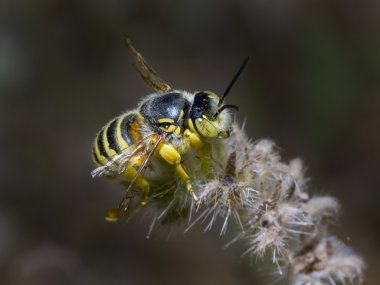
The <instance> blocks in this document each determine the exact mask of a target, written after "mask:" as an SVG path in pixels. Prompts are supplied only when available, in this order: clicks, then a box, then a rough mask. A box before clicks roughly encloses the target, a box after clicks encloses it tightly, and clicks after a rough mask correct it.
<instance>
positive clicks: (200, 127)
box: [188, 91, 232, 139]
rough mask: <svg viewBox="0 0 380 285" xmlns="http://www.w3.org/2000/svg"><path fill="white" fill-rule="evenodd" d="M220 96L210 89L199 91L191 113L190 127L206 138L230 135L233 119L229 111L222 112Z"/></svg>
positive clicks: (195, 96)
mask: <svg viewBox="0 0 380 285" xmlns="http://www.w3.org/2000/svg"><path fill="white" fill-rule="evenodd" d="M220 100H221V99H220V98H219V97H218V96H217V95H216V94H215V93H212V92H210V91H202V92H197V93H196V94H195V95H194V101H193V104H192V106H191V110H190V114H189V121H188V124H189V128H190V129H191V131H193V132H196V133H198V134H199V135H200V137H202V138H204V139H214V138H218V137H228V135H229V132H230V129H231V124H232V119H231V115H230V113H228V112H226V111H225V112H222V111H223V110H224V109H225V108H223V106H222V108H220V106H219V105H220Z"/></svg>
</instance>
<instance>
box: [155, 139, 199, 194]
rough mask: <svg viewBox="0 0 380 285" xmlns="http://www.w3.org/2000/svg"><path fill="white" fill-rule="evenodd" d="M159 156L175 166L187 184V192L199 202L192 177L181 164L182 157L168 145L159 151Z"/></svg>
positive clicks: (164, 145)
mask: <svg viewBox="0 0 380 285" xmlns="http://www.w3.org/2000/svg"><path fill="white" fill-rule="evenodd" d="M159 155H160V156H161V157H162V158H163V159H164V160H165V161H166V162H167V163H169V164H171V165H174V166H175V169H176V171H177V173H178V175H179V177H181V179H182V180H183V181H184V182H186V188H187V191H188V192H189V193H190V194H191V195H192V196H193V198H194V200H195V201H198V197H197V195H196V194H195V193H194V189H193V186H192V185H191V180H190V176H189V175H188V174H187V173H186V171H185V169H184V168H183V166H182V164H181V155H180V154H179V152H178V151H177V150H176V149H175V148H174V147H172V146H170V145H168V144H166V143H165V144H163V145H162V146H161V148H160V150H159Z"/></svg>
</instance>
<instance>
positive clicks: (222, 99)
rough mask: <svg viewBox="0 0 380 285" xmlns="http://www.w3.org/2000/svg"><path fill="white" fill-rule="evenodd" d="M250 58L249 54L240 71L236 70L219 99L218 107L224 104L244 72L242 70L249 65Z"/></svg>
mask: <svg viewBox="0 0 380 285" xmlns="http://www.w3.org/2000/svg"><path fill="white" fill-rule="evenodd" d="M248 60H249V56H247V57H246V58H245V59H244V61H243V63H242V65H241V66H240V68H239V70H238V72H236V74H235V76H234V78H232V80H231V82H230V84H229V85H228V87H227V89H226V91H224V93H223V96H222V97H221V98H220V100H219V103H218V108H220V106H221V105H222V104H223V101H224V98H226V96H227V95H228V93H229V92H230V90H231V88H232V86H233V85H234V84H235V82H236V80H237V79H238V78H239V76H240V74H241V73H242V71H243V70H244V68H245V66H246V65H247V62H248Z"/></svg>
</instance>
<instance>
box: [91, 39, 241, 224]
mask: <svg viewBox="0 0 380 285" xmlns="http://www.w3.org/2000/svg"><path fill="white" fill-rule="evenodd" d="M126 42H127V46H128V48H129V51H130V53H131V55H132V58H133V59H134V64H135V67H136V68H137V70H138V72H139V73H140V74H141V76H142V77H143V79H144V80H145V81H146V82H147V83H148V84H149V85H150V86H151V87H152V88H153V90H154V91H155V92H156V93H153V94H151V95H149V96H147V97H146V98H145V99H143V100H142V102H141V103H140V104H139V105H138V107H137V109H135V110H132V111H129V112H126V113H124V114H122V115H120V116H118V117H116V118H114V119H112V120H111V121H110V122H109V123H108V124H106V125H105V126H104V127H103V128H102V129H101V130H100V132H99V133H98V135H97V136H96V139H95V141H94V145H93V160H94V162H95V165H96V166H97V168H96V169H95V170H94V171H93V172H92V173H91V174H92V176H93V177H95V176H100V175H103V174H105V175H107V176H115V177H124V178H125V180H126V182H128V183H129V185H130V187H132V185H136V186H137V187H138V188H140V189H141V191H142V193H143V197H142V200H141V202H140V204H141V205H145V204H146V203H147V202H148V198H149V196H148V195H149V190H150V188H151V182H152V181H154V180H155V177H154V175H155V174H157V173H152V171H150V172H147V171H145V170H146V169H147V167H148V165H151V164H154V163H158V164H161V166H160V165H159V166H157V165H156V168H155V170H156V172H157V171H159V170H160V169H161V168H162V164H164V165H165V166H167V165H169V166H172V167H174V169H175V170H176V173H177V175H178V177H180V178H181V180H182V181H183V182H184V183H185V184H186V187H187V191H188V192H189V193H190V194H191V195H192V197H193V199H194V200H195V201H198V197H197V195H196V193H195V192H194V189H193V186H192V181H191V177H190V176H189V175H188V173H187V171H186V170H185V167H184V165H183V163H182V160H183V159H182V157H183V156H185V155H186V154H188V153H189V152H191V151H192V150H193V149H197V150H199V149H201V148H202V147H203V146H204V144H209V143H212V142H213V141H214V140H217V139H223V138H227V137H228V136H229V133H230V130H231V127H232V114H231V113H230V112H229V110H228V109H236V110H237V109H238V108H237V106H235V105H229V104H224V99H225V97H226V96H227V94H228V93H229V91H230V89H231V87H232V85H233V84H234V83H235V81H236V79H237V78H238V77H239V75H240V73H241V72H242V70H243V69H244V67H245V65H246V63H247V61H248V58H246V59H245V61H244V63H243V64H242V66H241V67H240V69H239V71H238V72H237V74H236V75H235V77H234V78H233V80H232V81H231V83H230V84H229V86H228V87H227V89H226V91H225V92H224V94H223V96H221V97H219V96H217V95H216V94H215V93H213V92H210V91H200V92H194V93H189V92H187V91H180V90H173V89H172V88H171V87H170V86H169V85H168V84H166V83H165V82H164V81H163V80H162V79H161V78H160V77H159V76H158V75H157V74H156V73H155V71H154V70H153V69H152V68H151V67H150V66H149V65H148V64H147V63H146V61H145V60H144V58H143V57H142V56H141V54H140V53H138V52H137V51H136V50H135V48H134V47H133V46H132V45H131V43H130V41H129V40H128V39H127V40H126ZM156 176H157V175H156ZM128 190H130V188H129V189H128ZM128 190H127V192H128ZM129 200H130V196H126V197H125V198H124V199H123V201H122V202H121V203H120V206H119V208H118V209H117V210H116V211H111V212H110V213H109V216H108V218H107V219H108V220H111V221H112V220H116V219H117V217H118V216H119V215H120V214H123V213H124V212H126V211H127V209H128V207H129V203H130V201H129Z"/></svg>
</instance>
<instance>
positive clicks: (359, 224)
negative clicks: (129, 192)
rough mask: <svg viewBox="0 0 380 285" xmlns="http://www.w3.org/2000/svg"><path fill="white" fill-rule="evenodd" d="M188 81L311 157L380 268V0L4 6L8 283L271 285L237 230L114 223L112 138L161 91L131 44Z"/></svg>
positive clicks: (3, 197)
mask: <svg viewBox="0 0 380 285" xmlns="http://www.w3.org/2000/svg"><path fill="white" fill-rule="evenodd" d="M125 33H127V34H129V35H130V37H131V38H132V40H133V42H134V44H135V46H136V47H137V48H138V49H139V50H140V51H141V52H142V53H143V54H144V55H145V57H146V58H147V60H148V61H149V62H150V63H151V64H152V65H153V67H155V69H156V70H158V71H159V73H160V74H161V76H162V77H163V78H164V79H165V80H167V81H168V82H169V83H170V84H171V85H172V86H174V87H175V88H178V89H185V90H204V89H206V90H213V91H215V92H218V93H222V92H223V91H224V89H225V88H226V86H227V84H228V83H229V81H230V80H231V78H232V76H233V74H234V72H235V71H236V69H237V68H238V66H239V64H240V63H241V62H242V60H243V59H244V57H245V56H246V55H249V56H251V61H250V62H249V65H248V67H247V69H246V70H245V72H244V74H243V75H242V76H241V78H240V79H239V81H238V83H237V84H236V85H235V87H234V89H233V90H232V93H231V95H230V96H229V99H228V102H230V103H235V104H237V105H239V106H240V111H239V114H238V117H239V121H240V122H243V121H244V120H245V121H246V129H247V132H248V133H249V136H250V137H252V138H253V139H258V138H262V137H269V138H272V139H274V140H275V141H276V142H277V144H278V145H279V146H280V147H281V151H282V154H283V156H284V158H285V159H290V158H292V157H295V156H300V157H302V158H303V160H304V161H305V163H306V166H307V169H308V172H307V173H308V175H309V176H311V177H312V180H311V183H310V185H311V189H310V190H311V191H313V192H314V193H317V194H331V195H333V196H336V197H337V198H338V199H339V200H340V202H341V204H342V206H343V210H342V214H341V217H340V221H339V223H338V224H337V226H336V227H335V228H334V231H335V233H336V234H337V235H338V236H339V237H340V238H341V239H343V240H346V241H347V242H348V243H349V244H350V245H351V246H352V247H353V248H354V249H355V250H356V251H358V252H359V253H360V254H361V255H362V256H363V257H364V258H365V259H366V261H367V263H368V266H369V267H368V271H367V284H378V283H379V282H380V281H379V280H380V272H379V270H377V268H379V266H380V261H379V254H380V249H379V247H380V228H379V226H380V211H379V209H380V207H379V205H380V178H379V176H380V175H379V174H380V173H379V171H380V3H379V1H376V0H364V1H354V0H348V1H347V0H346V1H343V0H325V1H301V0H298V1H296V0H293V1H290V0H265V1H264V0H253V1H243V0H238V1H226V0H222V1H221V0H219V1H210V0H192V1H168V0H166V1H148V0H145V1H141V0H140V1H137V0H135V1H117V0H113V1H99V0H93V1H90V0H82V1H70V0H69V1H68V0H65V1H63V0H62V1H48V0H36V1H26V0H13V1H11V0H3V1H1V3H0V144H1V148H0V154H1V155H0V183H1V184H0V284H11V285H16V284H17V285H19V284H28V285H29V284H81V285H86V284H113V285H118V284H157V285H158V284H165V285H166V284H218V285H222V284H267V283H268V282H269V281H270V280H272V279H271V270H269V266H268V265H267V264H265V263H263V262H260V261H256V260H252V262H251V264H249V261H248V260H247V259H242V258H240V254H241V252H242V250H243V249H242V248H241V246H239V245H235V246H232V247H231V248H229V249H227V250H222V246H223V244H225V243H226V242H227V241H228V240H229V238H230V237H222V238H219V233H218V231H217V230H216V231H215V232H208V233H206V234H204V233H203V232H202V230H203V228H202V227H198V228H194V229H193V230H192V231H191V232H190V233H188V234H186V235H184V234H182V233H175V231H174V233H173V234H172V235H171V236H170V238H168V239H167V236H168V232H169V231H170V229H169V230H167V229H159V230H158V231H156V232H155V233H154V234H153V236H152V237H151V239H149V240H146V239H145V236H146V234H147V232H148V228H149V224H150V220H149V219H142V218H140V216H135V217H134V218H133V219H132V221H130V222H128V223H127V224H123V223H120V224H108V223H106V222H105V221H104V220H103V215H104V213H105V211H106V209H107V208H108V207H110V206H113V205H116V204H117V202H118V200H119V198H120V196H121V191H120V190H121V186H120V185H119V184H118V183H116V182H113V181H107V180H104V179H95V180H92V179H91V178H90V174H89V173H90V171H91V169H92V162H91V156H90V152H91V144H92V139H93V138H94V136H95V134H96V132H97V131H98V130H99V129H100V127H101V126H103V125H104V124H105V123H106V122H107V121H108V120H109V119H111V118H112V117H114V116H115V115H117V114H119V113H120V112H122V111H123V110H127V109H131V108H134V107H135V106H136V105H137V102H138V101H139V100H140V99H141V98H142V97H143V96H144V95H146V94H148V93H150V92H151V91H150V90H149V88H148V87H147V86H146V85H145V83H144V82H143V81H142V80H141V79H140V77H139V76H138V75H137V74H136V72H135V70H134V69H133V67H132V65H131V63H130V60H129V58H128V53H127V50H126V48H125V46H124V42H123V35H124V34H125Z"/></svg>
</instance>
